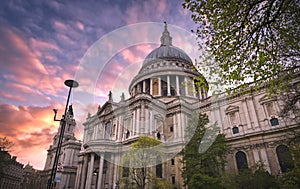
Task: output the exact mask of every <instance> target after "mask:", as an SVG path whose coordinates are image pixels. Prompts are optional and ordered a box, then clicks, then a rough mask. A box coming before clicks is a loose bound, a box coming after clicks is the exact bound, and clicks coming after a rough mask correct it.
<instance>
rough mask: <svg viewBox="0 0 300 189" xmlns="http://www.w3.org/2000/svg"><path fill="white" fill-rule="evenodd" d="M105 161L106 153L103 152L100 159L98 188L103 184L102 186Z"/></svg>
mask: <svg viewBox="0 0 300 189" xmlns="http://www.w3.org/2000/svg"><path fill="white" fill-rule="evenodd" d="M103 163H104V154H103V153H101V154H100V160H99V173H98V182H97V183H98V184H97V189H101V186H102V175H103Z"/></svg>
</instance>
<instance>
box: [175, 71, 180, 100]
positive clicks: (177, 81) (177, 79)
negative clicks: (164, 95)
mask: <svg viewBox="0 0 300 189" xmlns="http://www.w3.org/2000/svg"><path fill="white" fill-rule="evenodd" d="M179 91H180V90H179V78H178V75H176V92H177V95H178V96H180V93H179Z"/></svg>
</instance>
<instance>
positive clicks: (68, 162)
mask: <svg viewBox="0 0 300 189" xmlns="http://www.w3.org/2000/svg"><path fill="white" fill-rule="evenodd" d="M60 123H62V122H60ZM75 126H76V122H75V119H74V113H73V108H72V106H69V109H68V112H67V115H66V127H65V133H64V138H63V142H62V147H61V153H60V155H59V161H58V164H59V166H58V170H57V173H56V178H57V180H59V181H58V182H56V185H55V188H59V189H63V188H74V184H75V178H76V172H77V165H78V154H79V151H80V149H81V145H82V143H81V141H78V140H77V139H76V138H75V136H74V129H75ZM60 130H61V128H60V127H59V129H58V132H57V134H56V135H55V136H54V140H53V144H52V145H50V147H49V149H48V154H47V159H46V163H45V168H44V171H43V173H42V180H43V183H44V186H45V187H44V188H46V187H47V182H48V179H50V175H51V170H52V167H53V163H54V157H55V152H56V149H57V144H58V139H59V135H60Z"/></svg>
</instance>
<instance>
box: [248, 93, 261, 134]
mask: <svg viewBox="0 0 300 189" xmlns="http://www.w3.org/2000/svg"><path fill="white" fill-rule="evenodd" d="M253 100H254V99H253V97H251V99H250V104H251V110H252V114H253V122H254V127H255V128H257V127H258V128H259V127H260V124H259V121H258V117H257V112H256V110H255V104H254V102H253Z"/></svg>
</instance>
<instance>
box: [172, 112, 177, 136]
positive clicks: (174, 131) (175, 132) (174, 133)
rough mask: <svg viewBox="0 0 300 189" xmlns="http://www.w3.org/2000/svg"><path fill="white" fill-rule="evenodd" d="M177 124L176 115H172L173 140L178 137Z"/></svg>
mask: <svg viewBox="0 0 300 189" xmlns="http://www.w3.org/2000/svg"><path fill="white" fill-rule="evenodd" d="M177 133H178V122H176V114H174V115H173V140H176V139H177V137H178V134H177Z"/></svg>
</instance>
